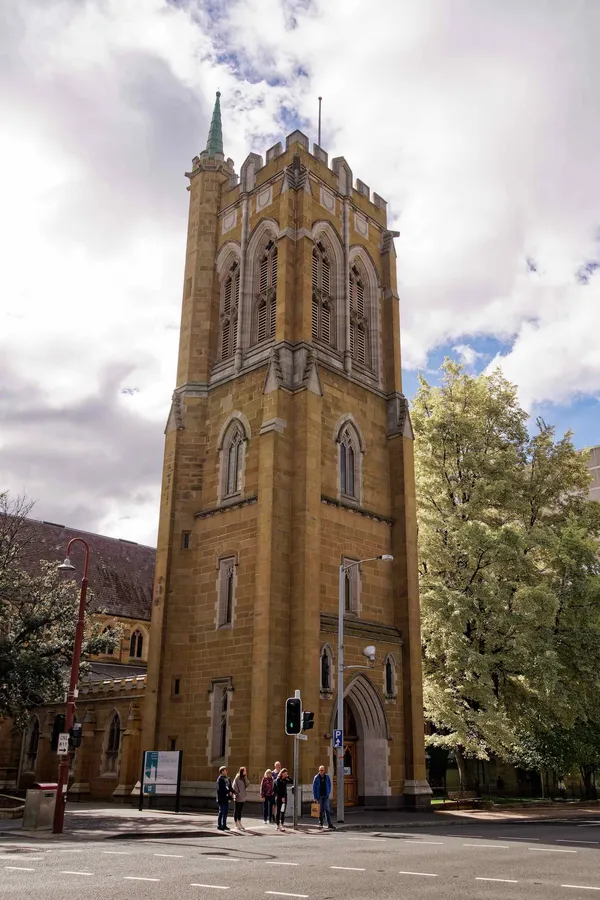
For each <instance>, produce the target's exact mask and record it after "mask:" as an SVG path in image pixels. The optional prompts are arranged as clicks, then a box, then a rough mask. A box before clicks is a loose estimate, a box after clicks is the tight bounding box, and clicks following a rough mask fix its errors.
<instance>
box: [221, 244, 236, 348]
mask: <svg viewBox="0 0 600 900" xmlns="http://www.w3.org/2000/svg"><path fill="white" fill-rule="evenodd" d="M239 300H240V267H239V263H238V262H237V261H236V262H234V263H233V265H232V266H231V268H230V269H229V271H228V272H227V274H226V276H225V279H224V280H223V284H222V286H221V334H220V346H219V357H220V359H229V358H230V357H232V356H234V355H235V349H236V346H237V321H238V304H239Z"/></svg>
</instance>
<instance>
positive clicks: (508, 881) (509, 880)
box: [475, 877, 519, 884]
mask: <svg viewBox="0 0 600 900" xmlns="http://www.w3.org/2000/svg"><path fill="white" fill-rule="evenodd" d="M475 881H501V882H502V884H518V883H519V882H518V881H517V880H516V879H514V878H479V877H478V878H476V879H475Z"/></svg>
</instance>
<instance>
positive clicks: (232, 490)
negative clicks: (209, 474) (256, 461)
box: [219, 418, 246, 500]
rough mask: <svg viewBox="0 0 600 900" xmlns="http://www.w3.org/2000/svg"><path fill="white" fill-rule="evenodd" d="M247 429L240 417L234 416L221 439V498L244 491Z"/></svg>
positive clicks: (235, 495)
mask: <svg viewBox="0 0 600 900" xmlns="http://www.w3.org/2000/svg"><path fill="white" fill-rule="evenodd" d="M245 448H246V430H245V428H244V425H243V424H242V422H241V421H240V420H239V419H238V418H233V419H232V420H231V422H230V423H229V425H228V426H227V428H226V430H225V433H224V435H223V438H222V440H220V441H219V450H220V453H221V463H220V477H219V500H226V499H228V498H230V497H237V496H238V495H239V494H240V493H241V491H242V483H243V475H244V459H245Z"/></svg>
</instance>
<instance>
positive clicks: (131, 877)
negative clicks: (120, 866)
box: [123, 875, 160, 881]
mask: <svg viewBox="0 0 600 900" xmlns="http://www.w3.org/2000/svg"><path fill="white" fill-rule="evenodd" d="M123 878H124V879H125V881H160V878H142V876H141V875H123Z"/></svg>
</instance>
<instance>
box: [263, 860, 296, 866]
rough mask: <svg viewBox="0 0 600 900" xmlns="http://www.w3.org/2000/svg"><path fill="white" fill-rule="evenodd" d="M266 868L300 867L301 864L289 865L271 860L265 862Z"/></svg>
mask: <svg viewBox="0 0 600 900" xmlns="http://www.w3.org/2000/svg"><path fill="white" fill-rule="evenodd" d="M265 865H266V866H299V865H300V863H289V862H274V861H273V860H271V859H267V860H265Z"/></svg>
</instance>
